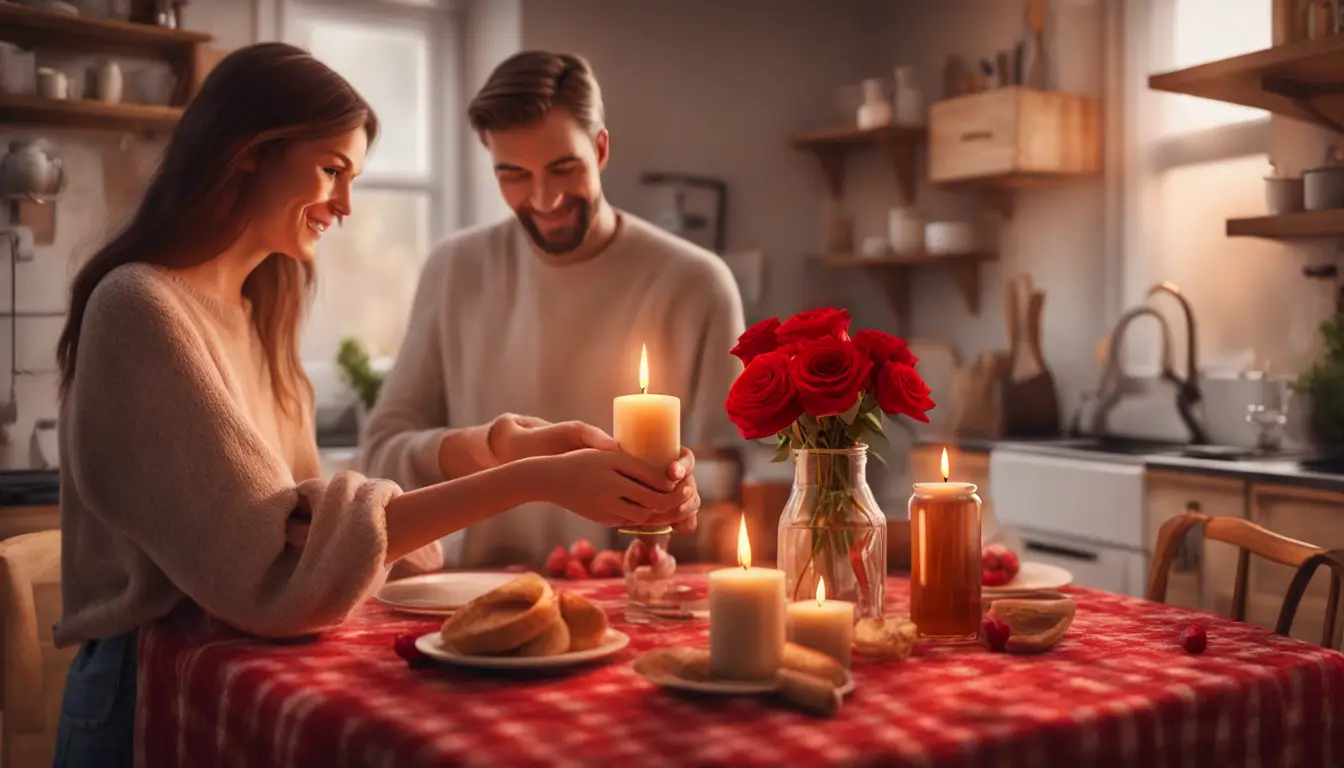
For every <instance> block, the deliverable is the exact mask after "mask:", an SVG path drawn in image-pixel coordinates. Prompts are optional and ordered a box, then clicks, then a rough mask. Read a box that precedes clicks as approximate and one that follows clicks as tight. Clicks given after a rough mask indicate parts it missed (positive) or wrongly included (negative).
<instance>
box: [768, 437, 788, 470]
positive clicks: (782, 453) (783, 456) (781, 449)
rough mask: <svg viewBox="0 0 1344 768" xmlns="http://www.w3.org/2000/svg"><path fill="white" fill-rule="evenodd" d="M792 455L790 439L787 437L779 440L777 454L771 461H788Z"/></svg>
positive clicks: (776, 448)
mask: <svg viewBox="0 0 1344 768" xmlns="http://www.w3.org/2000/svg"><path fill="white" fill-rule="evenodd" d="M790 455H791V451H790V450H789V439H788V438H787V437H786V438H784V439H783V440H781V441H779V445H778V446H776V447H775V455H773V456H771V457H770V461H771V462H772V463H776V464H777V463H779V462H782V461H788V460H789V456H790Z"/></svg>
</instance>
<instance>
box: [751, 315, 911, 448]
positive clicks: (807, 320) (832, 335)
mask: <svg viewBox="0 0 1344 768" xmlns="http://www.w3.org/2000/svg"><path fill="white" fill-rule="evenodd" d="M731 352H732V354H733V355H734V356H736V357H737V358H738V359H739V360H741V361H742V364H743V365H745V366H746V367H745V368H744V369H743V371H742V373H741V375H739V376H738V377H737V381H735V382H734V383H733V387H732V389H731V390H730V391H729V393H728V402H727V404H726V407H727V409H728V418H730V419H732V421H733V423H734V424H736V425H737V428H738V431H739V432H740V433H741V435H742V436H743V437H745V438H747V439H748V440H760V439H762V438H767V437H775V438H776V439H777V440H778V449H779V454H778V455H777V459H778V460H783V459H785V458H787V457H788V451H789V449H790V448H793V449H799V448H805V449H814V450H815V449H845V448H850V447H853V446H855V445H857V444H860V443H863V442H864V437H866V436H869V435H876V436H878V437H881V436H882V420H881V418H880V414H882V413H885V414H887V415H888V416H893V417H895V416H898V415H905V416H908V417H910V418H912V419H915V420H917V421H922V422H924V423H926V424H927V423H928V421H929V417H928V416H927V415H926V414H927V412H928V411H930V410H932V409H933V407H934V403H933V400H932V399H930V397H929V387H928V385H927V384H925V383H924V380H923V379H922V378H920V376H919V373H917V372H916V371H915V365H916V364H917V363H918V362H919V361H918V360H917V359H915V356H914V355H913V354H911V353H910V349H909V348H908V347H907V346H906V344H905V341H904V340H903V339H899V338H897V337H895V336H892V335H890V334H887V333H883V332H882V331H866V330H865V331H858V332H857V333H855V334H854V335H853V336H850V335H849V313H848V312H846V311H845V310H843V309H809V310H807V311H806V312H800V313H798V314H796V315H794V316H793V317H791V318H789V319H788V320H786V321H784V322H783V323H781V322H779V320H777V319H775V318H773V317H772V318H769V319H768V320H762V321H761V322H759V323H757V324H756V325H753V326H752V327H750V328H748V329H747V330H746V332H745V333H743V334H742V335H741V336H740V337H739V338H738V340H737V346H735V347H733V349H732V350H731Z"/></svg>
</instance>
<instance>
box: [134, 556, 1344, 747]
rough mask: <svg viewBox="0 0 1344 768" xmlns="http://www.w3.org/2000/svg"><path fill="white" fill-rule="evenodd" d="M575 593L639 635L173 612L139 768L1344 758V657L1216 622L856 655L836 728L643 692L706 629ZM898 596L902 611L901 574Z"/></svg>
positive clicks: (1130, 608)
mask: <svg viewBox="0 0 1344 768" xmlns="http://www.w3.org/2000/svg"><path fill="white" fill-rule="evenodd" d="M559 586H561V587H565V588H571V589H575V590H577V591H579V592H581V593H582V594H584V595H586V596H588V597H590V598H592V599H594V600H597V601H598V602H599V603H600V604H602V605H604V606H605V607H607V608H608V609H609V610H610V612H611V615H612V619H613V624H614V626H616V627H617V628H618V629H621V630H623V631H625V632H627V633H629V634H630V635H631V637H632V643H631V645H630V647H629V648H628V649H626V650H625V651H623V652H621V653H620V654H618V655H617V656H614V657H612V658H611V659H609V660H608V661H606V662H605V663H599V664H597V665H595V666H589V667H581V668H577V669H571V670H568V671H563V672H558V673H550V674H544V675H543V674H538V673H536V672H532V673H528V674H522V673H518V672H514V673H512V674H502V673H486V672H473V671H468V670H465V669H458V668H453V667H433V668H429V669H412V668H411V667H410V666H408V665H407V664H406V663H405V662H404V661H402V660H401V659H400V658H398V657H397V656H396V654H395V653H394V651H393V648H392V640H393V638H394V637H395V636H396V635H397V634H399V633H417V634H422V633H424V632H429V631H433V630H435V629H436V628H437V626H438V623H439V622H438V621H436V620H434V619H423V618H416V617H409V616H403V615H399V614H396V613H393V612H391V611H389V610H387V609H386V608H384V607H382V606H381V605H379V604H376V603H372V602H370V603H369V604H367V605H365V606H364V607H362V608H360V609H359V610H358V611H357V612H356V614H355V615H354V616H353V617H352V618H351V619H350V620H349V621H348V622H347V623H346V624H345V625H343V626H342V627H340V628H339V629H337V630H334V631H331V632H328V633H326V634H324V635H323V636H321V637H320V638H317V639H314V640H308V641H303V642H284V643H277V642H263V641H259V640H255V639H249V638H246V637H243V636H241V635H239V634H238V633H236V632H234V631H232V630H230V629H228V628H227V627H224V626H222V625H220V624H219V623H218V622H215V621H212V620H209V619H206V618H204V617H202V616H200V615H199V614H198V613H192V612H183V613H179V614H177V615H175V616H173V617H170V618H169V619H166V620H164V621H161V622H159V623H157V624H156V625H155V626H153V627H151V628H149V629H147V630H145V631H144V632H142V633H141V640H140V686H139V702H138V711H137V733H136V752H137V761H138V764H139V765H142V766H146V767H147V768H155V767H156V766H190V767H191V768H201V767H203V766H248V767H249V768H263V766H333V767H336V766H394V765H395V766H450V765H460V766H532V765H536V766H542V765H545V766H579V765H583V766H605V765H611V766H630V765H637V766H641V768H653V767H654V766H664V765H666V766H689V765H705V766H728V765H731V766H757V765H759V766H780V765H789V766H802V765H921V766H935V765H936V766H943V765H948V766H973V765H974V766H979V765H991V766H1008V765H1011V766H1084V765H1114V764H1125V765H1143V766H1145V768H1149V767H1154V766H1160V765H1172V766H1178V765H1179V766H1193V765H1218V766H1231V765H1263V766H1311V767H1313V768H1314V767H1316V766H1330V765H1344V655H1342V654H1340V653H1337V652H1335V651H1330V650H1324V649H1321V648H1318V647H1314V646H1311V645H1307V644H1305V643H1301V642H1298V641H1296V640H1292V639H1289V638H1285V637H1279V636H1276V635H1274V634H1272V633H1271V632H1269V631H1268V630H1265V629H1261V628H1259V627H1254V626H1250V625H1247V624H1240V623H1236V622H1233V621H1230V620H1228V619H1224V618H1221V617H1217V616H1214V615H1211V614H1205V613H1201V612H1196V611H1191V610H1188V609H1184V608H1176V607H1170V606H1164V605H1158V604H1154V603H1150V602H1147V601H1144V600H1140V599H1136V598H1130V597H1122V596H1119V595H1113V594H1109V593H1104V592H1096V591H1091V590H1085V589H1073V590H1070V591H1071V592H1072V594H1073V597H1074V598H1075V600H1076V601H1077V604H1078V608H1077V617H1076V619H1075V620H1074V622H1073V626H1072V628H1070V630H1069V633H1068V635H1067V636H1066V637H1065V639H1064V640H1063V641H1062V642H1061V643H1060V644H1059V645H1058V646H1056V647H1055V648H1054V649H1053V650H1052V651H1050V652H1049V653H1046V654H1043V655H1039V656H1014V655H1007V654H1002V653H990V652H988V651H986V650H983V649H982V648H980V647H978V646H971V647H961V648H924V647H921V648H920V649H919V650H917V652H916V655H915V656H913V657H912V658H910V659H908V660H906V661H904V662H877V661H872V660H865V659H863V658H862V657H859V658H856V660H855V664H854V677H855V681H856V685H857V687H856V690H855V691H854V693H853V694H852V695H851V696H850V697H849V698H848V699H847V700H846V702H845V706H844V707H843V708H842V709H841V711H840V714H839V715H838V716H837V717H835V718H833V719H829V720H820V719H816V718H813V717H809V716H807V715H803V714H800V713H797V712H795V711H792V710H790V709H787V708H785V707H784V705H782V704H780V703H778V702H776V701H774V700H773V699H771V698H751V697H745V698H714V697H705V696H691V695H686V694H679V693H676V692H672V691H667V690H663V689H660V688H657V687H655V686H653V685H651V684H649V683H648V682H646V681H645V680H644V679H643V678H641V677H639V676H637V675H636V674H635V673H634V671H633V670H632V669H631V665H630V661H631V660H632V659H633V658H635V657H636V656H637V655H638V654H640V653H642V652H644V651H647V650H649V649H650V648H654V647H657V646H660V645H670V644H699V645H704V644H706V643H707V633H708V625H707V623H706V622H704V621H700V620H693V621H689V622H681V623H672V622H663V623H656V624H633V625H632V624H627V623H625V622H624V621H623V616H622V613H623V604H624V599H625V588H624V585H623V583H621V582H618V581H600V580H594V581H587V582H573V583H565V582H560V583H559ZM701 586H703V581H702V582H701ZM888 595H889V597H888V602H889V606H888V607H889V612H890V613H897V614H899V613H905V612H907V605H908V590H907V583H906V581H905V580H904V579H892V581H891V588H890V589H889V590H888ZM1191 623H1201V624H1203V625H1204V626H1205V627H1207V629H1208V635H1209V645H1208V650H1207V651H1206V652H1205V653H1203V654H1202V655H1198V656H1195V655H1189V654H1187V653H1185V651H1183V650H1182V649H1181V647H1180V645H1179V644H1178V642H1177V637H1178V634H1179V632H1180V630H1181V629H1182V628H1184V627H1185V626H1187V625H1189V624H1191Z"/></svg>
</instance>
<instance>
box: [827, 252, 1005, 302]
mask: <svg viewBox="0 0 1344 768" xmlns="http://www.w3.org/2000/svg"><path fill="white" fill-rule="evenodd" d="M997 257H998V254H995V253H992V252H990V251H973V252H969V253H948V254H935V253H918V254H908V255H895V254H890V255H885V256H858V255H854V254H848V253H836V254H830V255H827V256H820V257H818V260H819V261H821V262H822V263H823V264H825V265H827V266H830V267H838V268H850V269H853V268H859V269H867V270H870V271H871V273H872V276H873V278H874V279H875V280H877V281H878V282H879V283H881V285H882V289H883V290H884V291H885V292H886V294H887V300H888V301H889V302H891V307H892V309H893V310H895V312H896V314H897V315H900V316H901V317H902V318H904V317H905V316H906V314H907V310H908V309H909V306H910V275H909V270H910V269H912V268H916V267H938V266H941V267H946V268H947V269H949V270H951V272H952V277H953V279H955V280H956V281H957V288H958V289H960V290H961V296H962V298H963V299H964V300H965V301H966V308H967V309H968V310H970V312H971V314H973V315H978V314H980V265H981V264H982V263H983V262H986V261H993V260H994V259H996V258H997Z"/></svg>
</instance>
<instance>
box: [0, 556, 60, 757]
mask: <svg viewBox="0 0 1344 768" xmlns="http://www.w3.org/2000/svg"><path fill="white" fill-rule="evenodd" d="M60 566H61V532H60V531H39V532H37V533H26V534H23V535H21V536H14V537H12V538H9V539H5V540H3V541H0V619H2V620H3V632H2V633H0V654H2V655H0V674H2V675H3V684H2V685H0V692H3V698H0V707H2V708H3V712H4V716H3V718H4V724H3V726H2V727H0V754H3V765H4V766H5V768H11V766H29V765H43V766H46V765H51V759H52V750H53V748H54V745H55V743H56V716H57V714H58V713H59V711H60V697H61V693H62V689H63V688H64V681H65V670H66V669H67V667H68V666H69V664H70V659H71V658H73V657H74V654H75V651H76V649H74V648H65V649H60V650H57V649H56V648H55V647H54V646H52V644H51V637H50V634H49V633H50V628H49V623H50V622H51V621H54V619H55V615H59V610H60V579H61V573H60ZM44 625H47V626H46V629H45V630H44Z"/></svg>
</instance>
